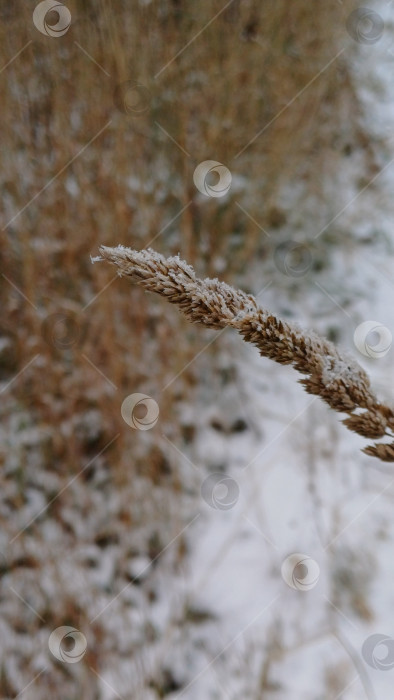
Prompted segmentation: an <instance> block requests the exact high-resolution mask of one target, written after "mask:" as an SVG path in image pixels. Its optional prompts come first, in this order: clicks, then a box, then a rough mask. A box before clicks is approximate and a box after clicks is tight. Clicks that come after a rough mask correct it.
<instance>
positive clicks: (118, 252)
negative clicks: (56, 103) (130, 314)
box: [92, 246, 394, 462]
mask: <svg viewBox="0 0 394 700" xmlns="http://www.w3.org/2000/svg"><path fill="white" fill-rule="evenodd" d="M100 254H101V257H98V258H94V259H92V260H93V261H96V260H107V261H108V262H110V263H112V264H113V265H115V266H116V267H117V269H118V274H119V275H120V276H124V275H125V276H127V277H129V278H130V279H131V280H132V281H133V282H136V283H137V284H140V285H141V286H142V287H144V288H145V289H148V290H149V291H151V292H156V293H157V294H161V295H162V296H164V297H165V298H166V299H167V300H168V301H169V302H170V303H171V304H176V305H177V306H179V308H180V309H181V311H183V313H184V314H185V315H186V317H187V318H188V319H189V320H190V321H192V322H194V323H202V324H203V325H205V326H207V327H208V328H217V329H220V328H225V327H226V326H230V327H232V328H235V329H236V330H237V331H238V332H239V333H240V334H241V335H242V337H243V339H244V340H245V341H246V342H249V343H253V345H256V347H257V348H258V349H259V351H260V354H261V355H263V356H264V357H269V358H271V359H272V360H275V362H278V363H280V364H285V365H289V364H291V365H293V367H294V368H295V369H296V370H297V371H298V372H300V373H301V374H304V375H307V376H306V377H304V378H302V379H300V380H299V381H300V383H301V384H302V385H303V386H304V388H305V390H306V391H307V392H308V393H309V394H315V395H317V396H320V397H321V398H322V399H323V401H325V402H326V403H327V404H328V405H329V406H330V407H331V408H332V409H334V410H335V411H339V412H344V413H347V414H348V417H347V418H346V419H344V421H343V423H344V424H345V425H346V427H347V428H348V429H349V430H352V431H353V432H355V433H358V434H359V435H362V436H363V437H367V438H375V439H376V438H382V437H384V436H385V435H389V434H390V433H388V432H387V429H393V427H394V412H393V410H392V408H391V407H389V406H386V405H384V404H381V403H380V402H379V401H378V399H377V398H376V396H375V395H374V393H373V392H372V390H371V388H370V381H369V377H368V375H367V373H366V372H365V370H364V369H363V368H362V367H361V366H360V365H359V364H358V363H357V362H356V360H355V359H354V358H353V357H352V356H351V355H348V354H347V353H346V352H343V351H341V352H340V351H339V350H338V348H337V347H336V346H335V345H334V344H333V343H331V342H330V341H329V340H327V339H325V338H322V337H320V336H319V335H317V334H316V333H314V332H313V331H305V330H303V329H301V328H299V327H298V326H297V325H296V324H294V323H289V322H287V321H284V320H282V319H280V318H278V317H277V316H275V315H274V314H272V313H270V312H268V311H266V310H265V309H263V308H261V307H260V306H259V305H258V303H257V300H256V299H255V298H254V297H253V296H252V295H250V294H245V292H242V291H241V290H238V289H234V288H233V287H230V286H229V285H228V284H226V283H225V282H220V281H219V280H217V279H205V280H201V279H198V278H197V277H196V275H195V272H194V270H193V268H192V267H191V266H190V265H188V264H187V263H186V262H185V261H184V260H181V259H180V258H179V257H178V256H174V257H170V258H165V257H164V256H162V255H160V254H159V253H157V252H156V251H154V250H152V249H147V250H141V251H136V250H132V249H131V248H125V247H124V246H117V247H116V248H108V247H106V246H101V247H100ZM360 409H364V410H363V411H360ZM363 451H364V452H365V453H366V454H368V455H370V456H373V457H378V458H379V459H381V460H383V461H386V462H394V443H391V444H385V443H375V445H369V446H368V447H366V448H364V450H363Z"/></svg>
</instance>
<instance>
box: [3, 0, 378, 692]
mask: <svg viewBox="0 0 394 700" xmlns="http://www.w3.org/2000/svg"><path fill="white" fill-rule="evenodd" d="M66 4H67V7H68V8H69V10H70V12H71V15H72V25H71V27H70V29H69V31H68V32H67V33H66V34H65V35H64V36H62V37H60V38H58V39H52V38H50V37H46V36H44V35H41V34H40V33H39V32H38V31H37V29H36V28H35V27H34V25H33V22H32V11H33V9H34V6H35V3H31V2H22V1H21V0H14V2H12V3H8V4H4V3H3V4H2V7H1V9H0V15H1V20H2V21H1V27H0V54H1V66H3V69H2V72H1V75H0V95H1V103H2V148H1V151H0V178H1V179H0V182H1V192H2V203H3V204H2V211H1V228H2V233H1V238H0V255H1V269H2V272H3V274H4V275H5V277H4V278H3V281H2V284H1V286H0V290H1V291H0V294H1V346H0V379H1V381H2V383H3V391H2V407H1V413H2V419H3V431H4V434H3V437H4V439H3V441H2V444H1V447H0V451H1V452H0V457H1V459H2V461H3V465H4V469H2V471H1V476H0V486H1V492H2V494H3V502H2V507H1V511H0V518H1V521H2V528H3V530H4V532H7V535H8V537H7V538H5V539H4V541H3V545H4V543H5V541H6V539H9V538H10V537H12V536H16V535H17V533H18V532H19V530H20V528H21V527H22V526H23V527H24V525H25V524H26V523H28V522H29V519H30V517H29V514H30V516H31V514H32V513H36V512H38V510H39V507H40V506H39V504H40V503H42V508H44V511H43V515H42V516H40V517H39V518H37V519H36V520H34V522H33V523H32V524H31V526H29V527H28V528H27V529H26V530H25V531H24V532H23V534H22V535H20V536H19V535H18V539H17V541H16V542H15V544H14V545H13V546H12V547H10V548H9V550H8V549H7V551H6V553H5V555H4V564H3V574H4V575H5V573H6V574H7V576H9V577H10V578H9V580H8V579H7V581H8V583H9V582H10V581H11V582H13V585H15V586H16V587H17V585H18V582H20V579H19V578H18V576H19V574H18V572H19V571H21V570H22V574H23V577H22V578H23V580H24V581H25V582H26V583H25V584H22V583H21V585H26V588H27V589H28V590H30V595H33V594H32V593H31V591H32V590H33V591H34V586H35V585H37V586H38V588H39V589H40V590H38V591H37V595H36V596H35V597H34V595H33V598H34V600H33V599H32V601H31V602H32V605H33V606H35V609H38V611H39V612H40V611H41V612H40V614H42V616H43V617H45V621H46V623H45V624H46V626H47V627H48V628H53V627H54V626H56V625H57V624H66V622H65V621H66V620H67V621H68V623H69V624H75V626H76V627H81V625H83V622H84V620H85V621H86V620H87V617H88V608H89V614H91V612H92V606H93V607H94V604H93V603H92V604H90V603H89V604H88V603H87V602H86V601H85V600H84V598H83V596H82V597H80V598H78V597H76V594H75V591H73V592H72V594H71V593H69V595H67V585H68V584H67V582H66V580H65V578H64V572H63V574H62V576H61V577H60V578H59V580H58V588H57V589H56V590H57V593H56V595H55V596H53V595H52V594H49V593H47V594H46V593H45V585H43V583H42V581H43V576H42V571H43V570H44V569H45V570H46V576H47V577H50V576H51V575H52V574H51V573H50V572H51V571H52V569H51V567H52V568H53V570H54V571H57V572H58V575H59V576H60V574H59V571H60V568H59V567H61V564H62V561H61V560H62V559H64V556H65V552H68V551H69V549H72V548H73V547H75V546H76V543H77V542H78V545H79V546H80V545H81V543H84V544H94V545H95V546H97V547H98V548H101V550H102V551H104V550H105V549H106V548H107V547H109V546H111V545H112V544H115V545H119V546H120V543H124V542H127V543H128V547H126V546H124V544H122V547H123V549H122V551H121V552H120V554H119V557H120V558H119V570H118V571H117V572H115V574H116V575H115V574H114V575H115V578H116V576H117V577H118V578H117V579H116V580H120V581H123V579H124V580H126V581H127V580H128V579H127V574H126V573H125V570H124V565H123V564H122V561H124V560H125V558H127V556H128V554H129V553H130V552H132V553H133V554H136V553H137V554H141V553H148V554H149V556H151V557H152V558H154V557H155V556H156V555H157V554H158V553H159V552H160V550H161V548H162V546H163V543H165V542H166V541H167V540H168V539H170V538H171V533H173V532H175V531H179V529H180V528H179V520H180V519H181V514H180V513H179V512H178V499H180V498H181V497H182V499H184V504H185V507H187V502H188V501H187V498H188V497H187V494H186V495H185V493H184V489H183V485H182V471H181V468H180V467H179V465H178V462H177V456H176V454H175V453H174V452H173V451H172V452H169V447H168V444H167V442H166V441H165V439H164V438H163V435H162V433H163V432H165V433H166V435H167V437H169V438H170V439H171V440H173V441H174V442H179V444H189V443H190V442H192V441H193V436H194V429H193V423H192V421H188V420H186V419H184V418H182V412H183V408H182V407H183V406H184V403H185V402H191V403H193V400H194V398H195V387H196V385H197V384H198V383H199V382H204V383H205V384H207V385H209V384H210V383H211V388H212V391H217V392H220V390H221V381H228V377H227V379H226V378H225V379H223V377H222V378H219V379H218V375H217V365H216V364H215V363H216V359H215V358H216V352H217V347H218V346H217V345H215V346H212V347H209V349H208V350H207V353H206V359H205V360H204V362H205V364H203V365H201V364H200V365H198V367H197V365H196V364H194V363H193V362H192V360H193V358H194V357H195V356H196V354H197V353H198V352H199V351H201V350H202V348H203V347H204V346H205V345H206V343H208V342H209V341H210V340H211V339H213V337H214V334H213V333H212V332H211V331H206V330H203V331H201V330H198V331H196V330H195V329H194V328H193V327H189V326H188V324H187V323H186V322H185V321H184V320H183V319H182V318H181V317H180V316H179V314H178V313H177V312H176V311H175V310H174V309H172V308H170V309H169V308H167V306H166V305H165V302H163V301H162V300H161V299H156V298H154V297H152V296H149V297H148V296H147V295H146V294H144V293H143V292H141V290H140V289H136V288H134V287H133V286H131V285H130V284H128V282H127V281H126V280H123V281H119V280H117V279H114V277H115V273H114V272H113V271H112V270H111V269H108V267H107V266H104V265H100V264H96V265H94V266H92V265H91V261H90V255H93V256H94V255H97V249H98V246H99V244H106V245H117V244H123V245H126V246H130V247H133V248H134V247H135V248H143V247H145V246H147V245H150V244H152V246H153V247H155V248H156V249H158V250H159V251H160V252H163V253H165V254H176V253H178V252H179V253H180V254H181V255H182V256H183V257H185V258H186V259H187V260H188V261H189V262H191V263H192V264H193V265H194V266H195V267H196V269H197V271H198V272H199V273H200V274H202V275H207V276H209V275H211V276H216V275H218V276H221V277H222V278H224V279H225V280H226V281H227V282H229V283H235V284H241V285H242V286H243V287H244V288H246V289H251V290H252V289H253V287H254V285H255V281H254V280H253V279H252V278H251V277H250V276H249V274H248V273H249V270H250V267H251V265H252V264H254V265H257V266H258V267H259V269H260V270H261V279H262V282H263V283H264V282H265V276H267V275H269V278H270V279H271V280H272V283H273V285H274V288H275V289H278V291H279V292H280V293H281V290H282V289H283V288H284V287H285V286H286V284H287V281H286V280H284V278H283V275H281V274H280V273H278V271H277V269H275V267H274V266H273V259H274V252H275V250H276V248H277V246H278V244H279V243H280V242H281V241H283V240H287V239H290V238H291V239H295V240H297V241H298V242H301V243H305V244H308V245H309V246H310V248H311V250H312V251H313V260H314V265H315V266H316V269H317V270H319V269H321V268H322V267H324V266H325V265H327V264H329V259H330V254H331V249H332V243H333V241H335V242H338V237H336V236H337V234H336V233H335V231H334V230H333V228H332V227H328V228H327V230H326V231H325V232H324V234H323V235H321V236H320V237H319V238H318V239H316V240H314V235H315V234H316V232H317V231H318V230H320V229H321V228H323V227H324V226H325V224H326V223H327V221H329V220H330V219H331V218H332V216H334V215H335V214H336V212H337V209H338V206H337V203H336V202H335V201H334V200H333V191H332V190H331V189H330V187H329V185H328V183H329V181H330V178H332V179H335V178H336V177H337V173H338V169H339V168H340V167H343V163H344V162H345V161H346V159H348V158H350V157H352V155H353V154H354V153H355V152H357V154H358V155H357V157H358V158H359V173H360V183H361V184H362V181H363V178H364V181H365V182H366V181H368V179H370V178H371V177H373V175H374V173H376V172H377V165H376V153H375V146H374V145H373V144H371V142H370V141H369V140H368V139H367V138H366V136H365V134H364V131H363V126H362V124H363V114H362V107H361V105H360V103H359V101H358V97H357V93H356V90H355V89H354V86H353V78H352V75H351V72H350V70H349V66H348V63H347V59H346V53H345V47H346V45H347V43H348V42H349V37H348V35H347V34H346V29H345V21H346V17H347V15H348V14H349V11H350V9H351V4H350V3H349V2H347V1H346V0H344V2H341V3H336V2H335V3H317V4H316V5H315V6H314V7H313V11H311V3H310V2H305V0H299V1H298V2H293V3H291V2H287V1H284V0H269V1H264V2H260V1H257V0H233V2H231V3H227V5H224V4H223V3H222V2H218V1H217V0H214V1H213V2H212V1H211V2H206V1H205V0H204V1H203V2H200V3H196V2H192V1H191V0H164V1H163V2H155V1H154V0H153V1H152V2H143V1H141V2H133V3H129V2H126V1H125V0H117V1H116V2H115V1H111V0H105V1H104V0H100V1H97V2H93V1H88V0H83V1H82V0H80V1H78V0H74V1H70V2H67V3H66ZM213 18H214V19H213ZM133 86H138V87H136V88H135V87H133ZM207 159H213V160H217V161H220V162H222V163H224V164H225V165H226V166H227V167H228V168H229V169H230V171H231V173H232V177H233V184H232V189H231V192H230V194H229V195H228V196H226V197H224V198H221V199H208V198H205V197H204V196H202V195H201V194H200V193H199V192H198V191H197V190H196V188H195V186H194V183H193V172H194V169H195V167H196V166H197V164H198V163H200V162H201V161H203V160H207ZM267 233H268V234H269V235H267ZM346 245H349V240H348V239H347V240H346ZM292 282H294V280H292ZM261 286H263V284H262V285H261ZM61 319H63V321H61ZM69 341H70V342H69ZM189 363H190V365H189ZM230 364H231V362H230ZM201 367H202V368H203V372H204V376H203V372H202V369H201ZM230 370H231V368H230ZM178 374H179V376H178ZM228 376H230V378H231V376H232V375H231V371H230V374H229V375H228ZM175 377H177V379H175V380H174V378H175ZM167 385H168V387H167ZM164 387H167V388H165V389H164ZM136 391H141V392H143V393H146V394H149V395H151V396H153V397H155V398H156V400H157V401H158V403H159V405H160V430H159V429H157V430H153V431H149V432H146V433H138V434H136V431H132V430H130V429H128V427H127V426H126V425H125V424H124V422H123V420H122V418H121V414H120V405H121V402H122V400H123V398H124V397H125V396H126V395H128V394H130V393H133V392H136ZM99 453H101V455H100V457H99V458H97V459H96V455H98V454H99ZM93 459H94V461H92V460H93ZM81 469H83V472H82V474H81V473H80V472H81ZM77 475H79V476H77ZM73 476H75V477H76V479H78V481H76V482H75V483H74V485H73V486H72V487H71V488H67V489H66V490H65V491H64V493H62V494H61V495H60V496H58V497H56V498H55V500H53V499H54V497H55V496H56V494H57V493H58V492H59V490H61V489H62V488H63V487H65V486H66V484H68V482H69V480H70V479H71V478H72V477H73ZM74 486H75V488H74ZM114 491H117V493H118V494H120V497H119V500H118V501H117V503H116V505H113V504H112V500H111V499H112V494H113V493H114ZM34 494H35V496H37V494H40V497H39V499H38V506H37V504H36V502H35V501H34V498H35V496H34V497H33V495H34ZM174 494H175V498H174ZM40 499H41V500H40ZM16 511H17V512H18V517H17V518H15V517H14V514H15V512H16ZM76 512H78V513H79V514H80V515H81V516H82V517H83V522H84V523H85V525H84V527H83V528H81V526H78V527H77V525H76V522H77V521H76V519H75V518H74V517H73V514H74V515H75V513H76ZM97 512H100V518H99V525H97V522H94V523H93V521H92V522H91V517H93V513H94V514H95V515H96V517H97ZM48 522H49V523H51V527H56V528H58V532H59V534H58V540H57V539H56V537H55V538H54V537H52V536H49V534H48ZM54 523H55V524H56V526H55V525H54ZM177 528H178V530H177ZM56 542H63V545H62V547H61V550H60V551H59V545H58V544H57V545H56ZM55 545H56V546H55ZM63 548H64V549H63ZM184 554H185V542H184V540H183V538H180V539H179V540H178V542H177V546H176V552H175V554H174V556H173V559H172V560H171V562H170V566H171V567H174V568H175V569H176V567H177V566H179V565H180V563H181V562H182V559H183V556H184ZM92 566H93V564H92ZM122 567H123V568H122ZM54 576H55V574H54ZM122 577H123V578H122ZM124 577H125V578H124ZM55 578H56V576H55ZM70 585H71V584H70ZM117 585H118V584H117ZM119 586H120V584H119ZM70 590H72V589H70ZM60 591H61V593H60ZM88 591H90V594H91V597H92V598H94V596H95V595H96V594H97V596H99V597H100V600H101V599H102V596H103V595H104V594H103V593H102V591H101V592H100V591H97V590H95V586H94V584H92V583H91V582H90V583H89V584H88ZM111 592H113V589H111V587H110V586H109V590H107V591H105V593H106V594H107V593H108V595H109V594H110V593H111ZM148 593H149V592H148ZM148 593H147V595H148ZM25 595H27V596H28V595H29V593H28V591H27V592H26V591H25ZM150 595H151V596H153V595H154V594H153V592H152V591H151V592H150ZM54 599H56V606H55V607H54V604H53V601H54ZM85 604H86V607H85ZM44 613H45V614H44ZM13 614H14V613H13V611H10V612H9V620H8V622H9V624H10V625H11V626H12V627H13V628H14V629H17V627H18V621H17V618H16V614H17V612H15V617H12V615H13ZM18 614H20V611H19V612H18ZM41 624H42V623H41V622H40V620H39V619H36V618H34V617H33V618H31V619H30V620H29V625H30V630H33V631H34V630H35V629H37V628H40V626H41ZM100 624H101V623H100V622H98V623H97V624H96V626H93V627H92V630H93V632H92V634H94V641H92V640H89V649H90V652H89V653H90V655H91V657H90V663H91V664H92V665H93V666H95V667H99V664H100V654H104V652H105V644H104V642H103V634H104V633H103V630H102V629H101V627H100ZM103 624H104V623H103ZM145 634H146V636H147V638H149V630H145ZM130 644H131V642H130ZM131 646H132V644H131ZM26 669H27V670H28V664H27V666H26ZM67 672H70V673H71V671H70V670H69V669H67ZM78 672H80V673H83V672H82V671H78ZM58 673H59V674H60V675H59V677H61V674H62V673H64V670H63V671H61V672H60V671H59V670H58ZM73 673H77V671H76V670H75V669H73ZM28 677H29V676H27V678H28ZM45 678H46V676H45ZM89 678H90V681H89V682H90V683H93V681H94V677H92V676H89ZM82 680H83V679H82ZM82 680H80V681H79V682H80V683H82ZM167 681H168V679H167ZM3 682H4V687H5V688H6V690H7V692H8V695H10V696H13V693H15V692H18V690H20V689H19V688H17V687H15V685H14V683H15V681H14V680H11V679H10V678H9V677H8V676H7V672H6V671H5V670H4V669H3ZM45 682H46V681H45ZM155 682H156V681H155ZM43 683H44V681H43ZM83 683H87V685H86V686H85V685H83ZM83 683H82V686H81V685H79V686H78V688H81V687H84V688H85V691H84V692H85V694H84V695H83V697H84V698H88V697H95V696H94V693H93V691H91V690H88V686H89V683H88V681H86V678H85V680H83ZM157 683H159V681H157V682H156V685H157ZM163 683H164V681H163ZM170 685H171V684H170ZM55 687H56V695H57V697H66V695H61V694H60V693H59V691H58V686H56V684H55ZM65 687H67V686H65ZM89 687H90V686H89ZM70 688H74V686H70ZM52 689H53V688H52ZM64 692H66V690H65V691H64ZM67 692H68V691H67ZM70 692H71V691H70ZM160 692H161V693H162V694H161V695H160ZM89 693H90V694H89ZM157 693H158V694H159V696H160V697H164V695H165V692H164V691H159V690H157ZM77 696H78V697H80V696H81V695H80V694H79V695H78V693H77V694H76V695H75V697H77ZM67 697H69V698H71V697H73V696H72V695H71V694H69V695H67Z"/></svg>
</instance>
